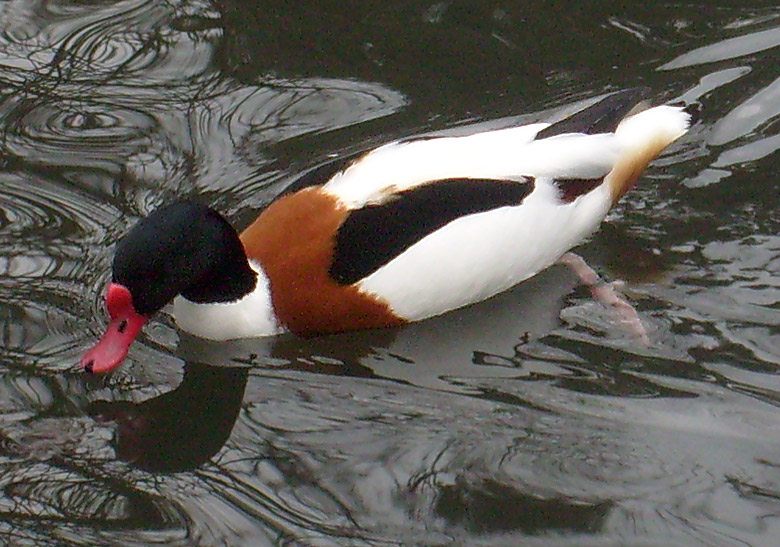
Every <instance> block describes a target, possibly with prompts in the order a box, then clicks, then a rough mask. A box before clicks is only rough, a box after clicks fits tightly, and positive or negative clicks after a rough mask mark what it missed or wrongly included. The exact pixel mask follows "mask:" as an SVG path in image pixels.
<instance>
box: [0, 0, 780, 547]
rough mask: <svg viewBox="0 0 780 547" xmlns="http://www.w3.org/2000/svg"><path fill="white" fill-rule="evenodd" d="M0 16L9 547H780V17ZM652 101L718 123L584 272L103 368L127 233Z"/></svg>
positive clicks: (598, 11) (406, 11) (749, 9)
mask: <svg viewBox="0 0 780 547" xmlns="http://www.w3.org/2000/svg"><path fill="white" fill-rule="evenodd" d="M265 4H267V3H261V2H251V1H250V2H232V1H228V0H223V1H215V2H213V3H208V2H205V1H203V2H197V1H191V2H185V1H173V0H172V1H167V2H150V1H142V0H132V1H131V0H126V1H120V2H111V3H109V2H101V1H90V2H86V1H79V2H56V1H43V0H39V1H35V0H12V1H5V2H1V3H0V10H1V11H0V29H1V30H2V32H0V128H1V129H2V156H0V160H2V164H1V165H0V341H1V342H0V347H1V348H2V349H0V356H2V358H0V439H2V442H1V443H0V543H7V544H12V545H39V544H58V545H64V544H73V545H114V544H122V545H154V544H165V545H169V544H173V545H193V544H197V545H223V544H228V545H264V544H295V545H349V544H352V545H395V544H424V545H443V544H452V543H455V544H461V545H516V544H524V545H526V544H527V545H537V544H538V545H552V544H558V545H565V544H569V545H616V544H620V545H625V544H629V545H775V544H777V542H778V540H777V538H778V537H780V536H779V535H778V534H780V520H779V519H778V515H780V473H779V472H778V467H779V466H780V441H778V440H777V439H778V433H780V417H779V415H778V406H779V404H780V381H778V379H777V378H778V367H779V365H780V315H778V308H779V307H780V235H778V234H779V233H780V230H779V228H780V213H779V212H778V211H780V209H778V207H777V201H778V195H779V190H780V182H778V181H780V179H778V176H777V165H778V155H777V150H778V148H780V136H779V135H778V128H780V122H779V121H778V120H780V83H779V82H780V80H778V69H777V66H778V65H777V59H778V48H780V9H779V8H778V7H777V6H776V5H775V3H773V2H740V3H730V2H715V3H710V4H707V5H706V6H704V5H702V6H688V5H681V4H679V3H671V2H660V3H651V4H647V5H646V6H641V5H638V6H635V7H632V8H625V7H624V6H621V5H618V4H615V5H614V6H612V5H610V3H606V2H581V3H579V4H578V5H577V7H571V6H569V5H568V4H564V3H557V2H509V1H505V2H466V1H461V0H450V1H442V2H432V1H431V2H394V3H390V4H387V3H383V2H358V3H354V5H349V8H348V9H344V4H343V3H332V2H316V3H315V2H311V3H308V2H299V3H296V5H295V6H294V7H290V6H283V7H269V6H267V5H265ZM637 84H642V85H646V86H649V87H650V88H651V89H652V90H653V94H654V96H655V97H656V99H657V100H659V101H660V100H675V99H682V100H685V101H686V102H695V103H698V104H700V106H701V120H700V121H699V122H698V123H697V124H696V125H695V126H694V128H693V129H692V130H691V132H690V133H689V135H687V136H686V137H685V138H684V139H682V141H680V142H679V143H678V144H677V145H675V146H674V147H673V148H672V149H671V150H670V151H669V152H668V153H667V154H665V155H664V156H663V157H662V158H660V159H659V160H657V161H656V162H655V163H654V164H653V166H652V167H651V168H650V169H649V170H648V172H647V173H646V174H645V176H644V177H643V178H642V180H641V181H640V184H639V185H638V186H637V188H635V189H634V190H633V191H632V192H630V193H629V194H628V195H627V196H626V198H625V199H624V200H623V201H622V202H621V204H620V205H619V206H618V207H617V209H616V210H615V211H614V212H613V213H612V214H611V215H610V217H609V219H608V222H607V223H605V225H604V226H603V228H602V229H601V230H600V231H599V232H598V233H597V234H596V235H594V236H593V237H592V238H591V239H590V240H589V241H587V242H585V243H584V244H583V245H582V246H580V247H579V249H578V251H579V252H580V253H581V254H582V255H584V256H585V257H586V258H587V259H588V260H589V262H590V263H591V265H593V266H594V267H596V268H597V269H598V270H599V271H600V272H602V274H603V275H604V276H605V277H607V278H608V279H610V280H623V281H624V286H623V288H622V290H623V292H624V294H625V295H626V296H627V298H628V299H629V300H630V301H632V302H633V303H634V304H635V306H636V307H637V309H638V311H639V314H640V316H641V318H642V321H643V323H644V324H645V326H646V328H647V329H648V331H649V336H650V339H651V342H652V344H651V345H650V346H649V347H644V346H640V345H637V343H636V342H635V341H634V340H633V339H632V338H631V336H629V335H628V334H627V333H626V332H624V331H623V330H622V329H621V328H620V326H619V325H616V324H615V322H614V321H613V319H612V316H611V315H610V313H609V312H608V311H606V310H604V309H603V308H602V307H601V306H600V305H599V304H597V303H595V302H594V301H593V300H592V299H591V298H590V295H589V294H588V292H587V290H585V289H583V288H581V287H577V286H576V283H575V280H574V279H572V277H571V275H570V274H569V273H568V272H566V271H565V270H563V269H559V268H553V269H551V270H550V271H548V272H545V273H543V274H542V275H540V276H538V277H537V278H535V279H533V280H530V281H529V282H527V283H525V284H523V285H521V286H519V287H517V288H516V289H514V290H513V291H510V292H508V293H506V294H504V295H500V296H499V297H496V298H494V299H492V300H490V301H488V302H485V303H482V304H480V305H477V306H474V307H471V308H468V309H465V310H460V311H457V312H454V313H451V314H448V315H445V316H443V317H439V318H436V319H433V320H430V321H425V322H422V323H419V324H415V325H410V326H408V327H406V328H403V329H398V330H387V331H380V332H366V333H358V334H351V335H342V336H331V337H324V338H320V339H315V340H310V341H301V340H298V339H295V338H294V337H292V336H282V337H279V338H275V339H269V340H254V341H242V342H235V343H229V344H207V343H205V342H203V341H200V340H197V339H193V338H190V337H187V336H184V335H180V334H179V333H177V331H176V330H175V329H174V328H173V324H172V321H171V320H170V317H168V316H167V315H165V314H162V315H161V316H159V317H158V318H157V319H156V320H155V321H153V322H152V323H151V324H150V325H149V327H148V328H147V329H146V331H145V334H144V335H143V337H142V338H141V340H140V341H139V343H137V344H136V345H135V346H134V347H133V349H132V351H131V354H130V360H129V362H128V363H127V364H126V365H125V366H124V367H123V368H122V369H120V370H119V372H118V373H117V374H114V375H112V376H110V377H102V378H88V377H86V376H84V375H83V374H81V373H80V372H79V371H78V370H77V369H76V367H75V363H76V361H77V359H78V357H79V356H80V354H81V353H82V352H83V351H84V350H85V349H86V348H87V347H88V346H89V344H90V342H91V341H92V340H93V339H94V337H95V336H96V335H97V334H98V333H99V332H100V329H101V328H102V325H103V322H104V312H103V310H102V302H101V293H102V287H103V285H104V283H105V282H106V280H107V278H108V275H109V273H108V268H109V263H110V259H111V249H112V245H113V243H114V242H115V240H116V238H117V236H118V235H119V234H121V233H123V231H124V230H126V229H127V227H128V226H129V225H131V224H132V223H133V222H134V221H135V220H136V219H137V218H138V217H139V216H141V215H143V214H145V213H147V212H148V211H150V210H152V209H154V208H155V207H156V206H157V205H158V204H160V203H163V202H165V201H166V200H170V199H173V198H174V196H196V195H198V196H202V198H203V199H204V200H206V201H207V202H209V203H211V204H213V205H214V206H216V207H217V208H219V209H220V210H221V211H223V212H224V213H225V214H226V215H227V216H228V217H229V218H230V219H231V220H232V221H234V222H235V224H236V225H238V226H244V225H246V224H247V223H248V222H249V221H250V220H251V219H252V218H253V217H254V216H255V215H256V214H257V212H258V211H259V210H260V209H262V207H263V206H264V205H265V204H266V203H267V202H268V201H269V200H270V199H272V197H273V196H274V195H276V194H277V193H278V192H280V191H281V190H282V189H283V188H284V187H285V186H286V185H287V184H289V183H290V182H292V181H293V180H294V179H295V177H296V176H297V175H299V174H300V173H302V172H305V171H307V170H309V169H312V168H314V167H316V166H317V165H320V164H322V163H324V162H326V161H327V160H328V159H330V158H332V157H334V156H337V155H341V154H346V153H350V152H355V151H358V150H361V149H363V148H366V147H370V146H372V145H376V144H380V143H382V142H385V141H387V140H390V139H393V138H399V137H405V136H409V135H413V134H417V133H420V132H431V131H441V130H449V131H458V130H459V129H460V128H461V127H467V126H471V125H473V124H481V125H482V126H485V127H499V126H502V125H506V124H510V123H513V122H516V121H518V120H529V121H531V120H537V119H541V118H544V117H546V116H547V115H548V114H550V115H554V114H555V113H558V112H559V111H561V109H566V108H571V107H572V105H574V104H575V103H577V102H578V101H580V100H582V99H585V98H589V97H594V96H596V95H598V94H600V93H602V92H604V91H605V90H609V89H615V88H624V87H629V86H634V85H637Z"/></svg>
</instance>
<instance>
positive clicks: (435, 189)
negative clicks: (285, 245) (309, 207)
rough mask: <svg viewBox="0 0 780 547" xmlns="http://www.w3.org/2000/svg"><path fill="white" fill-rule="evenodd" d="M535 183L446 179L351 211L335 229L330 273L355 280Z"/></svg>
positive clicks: (515, 200)
mask: <svg viewBox="0 0 780 547" xmlns="http://www.w3.org/2000/svg"><path fill="white" fill-rule="evenodd" d="M533 189H534V179H533V178H532V177H524V180H522V181H503V180H494V179H470V178H463V179H445V180H439V181H436V182H432V183H428V184H425V185H423V186H418V187H416V188H412V189H410V190H406V191H404V192H400V193H399V194H397V195H396V196H393V198H392V199H391V200H389V201H388V202H386V203H382V204H377V205H367V206H365V207H363V208H361V209H357V210H355V211H352V212H351V213H350V215H349V216H348V217H347V218H346V220H345V221H344V222H343V224H342V225H341V227H340V228H339V231H338V233H337V234H336V243H335V248H334V252H333V262H332V264H331V267H330V270H329V273H330V276H331V277H332V278H333V279H334V280H335V281H336V282H337V283H339V284H341V285H350V284H352V283H355V282H357V281H359V280H361V279H363V278H364V277H366V276H367V275H369V274H371V273H372V272H374V271H376V270H378V269H379V268H380V267H381V266H383V265H385V264H387V263H388V262H390V261H391V260H392V259H393V258H395V257H396V256H398V255H399V254H401V253H402V252H404V251H405V250H406V249H408V248H409V247H410V246H411V245H413V244H414V243H416V242H418V241H420V240H421V239H422V238H424V237H425V236H427V235H428V234H431V233H433V232H435V231H436V230H438V229H439V228H442V227H443V226H445V225H446V224H448V223H450V222H452V221H453V220H456V219H458V218H460V217H463V216H466V215H471V214H475V213H480V212H484V211H490V210H492V209H497V208H499V207H506V206H514V205H519V204H521V203H522V201H523V199H524V198H525V197H526V196H527V195H528V194H530V193H531V192H532V191H533Z"/></svg>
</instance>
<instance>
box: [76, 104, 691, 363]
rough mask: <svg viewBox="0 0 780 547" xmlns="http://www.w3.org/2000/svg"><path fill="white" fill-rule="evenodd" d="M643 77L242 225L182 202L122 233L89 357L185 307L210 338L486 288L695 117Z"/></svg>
mask: <svg viewBox="0 0 780 547" xmlns="http://www.w3.org/2000/svg"><path fill="white" fill-rule="evenodd" d="M645 94H646V91H644V90H637V89H627V90H621V91H617V92H613V93H610V94H606V95H603V96H602V97H600V98H598V99H597V100H595V101H593V102H591V104H589V105H588V106H586V107H585V108H583V109H581V110H580V111H578V112H575V113H574V114H571V115H569V116H568V117H565V118H564V119H562V120H559V121H556V122H555V123H548V122H539V123H530V124H525V125H516V126H512V127H508V128H502V129H492V130H487V131H480V132H475V133H473V134H465V135H458V136H448V135H423V136H418V137H410V138H404V139H400V140H396V141H393V142H390V143H388V144H384V145H382V146H379V147H378V148H374V149H373V150H370V151H366V152H358V153H356V154H352V155H349V156H346V157H343V158H338V159H336V160H335V161H332V162H330V163H328V164H325V165H323V166H320V167H318V168H315V169H313V170H311V171H310V172H308V173H304V174H303V175H302V176H301V177H300V179H299V180H298V181H296V182H295V183H293V184H292V185H291V186H290V187H289V188H288V189H287V190H285V191H283V192H282V193H281V194H280V195H279V196H277V197H276V198H275V199H274V200H272V201H271V203H270V204H269V205H268V206H267V207H266V208H265V209H264V210H263V211H262V212H261V213H260V214H259V216H258V217H257V218H256V219H255V220H254V221H253V222H252V223H251V224H250V225H249V226H248V227H247V228H246V229H244V230H243V231H242V232H241V233H240V234H239V232H238V231H237V230H235V229H234V228H233V227H232V226H231V225H230V223H229V222H228V221H227V220H226V219H225V218H224V217H223V216H222V215H221V214H220V213H218V212H217V211H216V210H214V209H213V208H211V207H208V206H206V205H203V204H200V203H198V202H197V201H193V200H181V201H175V202H172V203H169V204H165V205H163V206H161V207H159V208H158V209H156V210H154V211H153V212H152V213H151V214H149V215H148V216H146V217H144V218H142V219H140V220H139V221H138V222H137V223H136V224H135V225H134V226H133V227H132V228H131V229H130V230H129V231H128V232H127V234H126V235H124V237H123V238H122V239H121V240H120V241H119V242H118V243H117V245H116V249H115V254H114V258H113V263H112V278H111V281H110V282H109V283H108V286H107V288H106V292H105V304H106V308H107V311H108V314H109V316H110V321H109V324H108V326H107V329H106V331H105V333H104V334H103V336H102V337H101V338H100V340H99V341H98V342H97V343H96V344H95V345H94V346H93V347H92V348H91V349H90V350H88V351H87V352H86V353H85V354H84V356H83V357H82V359H81V362H80V364H81V366H82V367H83V369H84V370H86V371H87V372H90V373H102V372H107V371H110V370H112V369H115V368H116V367H118V366H119V365H120V364H121V363H122V362H123V361H124V360H125V358H126V356H127V354H128V351H129V348H130V346H131V344H132V342H133V341H134V340H135V338H136V337H137V336H138V335H139V333H140V332H141V330H142V329H143V326H144V325H145V324H146V323H147V322H148V321H149V319H150V318H151V317H152V316H153V315H154V314H155V313H156V312H159V311H160V310H161V309H162V308H163V307H165V306H166V305H168V304H169V303H170V302H173V315H174V318H175V321H176V324H177V326H178V328H179V329H181V330H183V331H186V332H188V333H190V334H192V335H195V336H197V337H201V338H206V339H210V340H230V339H238V338H251V337H264V336H273V335H278V334H281V333H283V332H292V333H294V334H296V335H298V336H301V337H311V336H318V335H325V334H330V333H337V332H342V331H349V330H357V329H371V328H382V327H394V326H399V325H403V324H406V323H409V322H413V321H419V320H422V319H425V318H428V317H432V316H436V315H439V314H442V313H445V312H448V311H450V310H454V309H457V308H460V307H463V306H466V305H469V304H472V303H474V302H478V301H481V300H484V299H487V298H489V297H491V296H493V295H495V294H497V293H500V292H502V291H505V290H507V289H509V288H511V287H512V286H514V285H516V284H518V283H520V282H522V281H524V280H526V279H528V278H529V277H531V276H533V275H535V274H537V273H539V272H540V271H542V270H544V269H545V268H547V267H548V266H551V265H552V264H554V263H555V262H556V261H557V260H558V259H559V258H560V257H561V256H563V255H564V254H565V253H567V252H568V251H569V250H570V249H571V248H572V247H574V246H576V245H577V244H578V243H580V242H581V241H582V240H583V239H584V238H586V237H588V236H589V235H591V234H592V233H593V232H594V231H595V230H596V229H597V228H598V226H599V224H600V223H601V222H602V220H603V219H604V218H605V216H606V215H607V213H608V212H609V211H610V209H611V208H612V206H613V205H615V203H617V201H618V200H619V199H620V198H621V197H622V196H623V195H624V194H625V193H626V192H627V191H628V190H629V189H630V188H631V187H632V186H633V185H634V183H635V182H636V180H637V178H638V177H639V175H640V173H641V172H642V171H643V170H644V169H645V167H646V166H647V165H648V164H649V162H650V161H652V160H653V159H654V158H655V157H657V156H658V155H659V154H660V153H661V152H662V151H663V150H664V149H665V148H667V147H668V146H669V145H670V144H671V143H672V142H674V141H675V140H677V139H678V138H680V137H681V136H682V135H683V134H685V133H686V132H687V130H688V129H689V126H690V124H691V112H690V109H689V108H686V107H684V106H680V105H671V104H660V105H656V106H650V104H648V102H647V101H646V100H645V99H644V97H643V95H645Z"/></svg>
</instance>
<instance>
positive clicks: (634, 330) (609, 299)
mask: <svg viewBox="0 0 780 547" xmlns="http://www.w3.org/2000/svg"><path fill="white" fill-rule="evenodd" d="M558 262H560V263H561V264H565V265H566V266H568V267H569V268H571V269H572V271H573V272H574V273H575V274H577V276H578V277H579V278H580V279H581V280H582V282H583V283H584V284H585V285H587V286H588V288H589V289H590V293H591V294H592V295H593V298H595V299H596V300H598V301H599V302H601V303H602V304H603V305H604V306H607V307H612V308H614V309H615V310H617V312H618V313H619V314H620V318H621V320H622V322H623V324H624V325H625V326H626V328H627V329H628V330H629V332H631V334H634V335H636V336H637V337H638V338H639V340H640V341H641V342H642V344H643V345H645V346H649V345H650V338H648V336H647V331H646V330H645V327H644V326H643V325H642V320H641V319H639V314H637V312H636V310H635V309H634V307H633V306H632V305H631V304H629V303H628V302H627V301H626V300H625V299H624V298H623V297H622V296H620V295H619V294H618V293H617V291H615V286H614V284H612V283H605V282H604V280H602V279H601V277H599V274H597V273H596V272H595V271H594V270H593V268H591V267H590V266H588V264H587V263H586V262H585V260H583V258H582V257H581V256H579V255H576V254H574V253H566V254H564V255H563V256H562V257H561V258H559V259H558Z"/></svg>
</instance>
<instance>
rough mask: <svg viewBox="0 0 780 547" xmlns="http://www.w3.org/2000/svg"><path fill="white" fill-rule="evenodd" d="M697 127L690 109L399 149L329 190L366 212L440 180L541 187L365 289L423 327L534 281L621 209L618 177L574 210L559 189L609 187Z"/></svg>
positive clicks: (403, 260) (442, 238)
mask: <svg viewBox="0 0 780 547" xmlns="http://www.w3.org/2000/svg"><path fill="white" fill-rule="evenodd" d="M688 124H689V116H688V114H686V113H685V112H683V111H682V109H680V108H677V107H671V106H659V107H655V108H651V109H648V110H646V111H644V112H640V113H638V114H636V115H633V116H630V117H629V118H626V119H625V120H624V121H623V122H621V123H620V125H619V126H618V128H617V130H616V133H609V134H599V135H584V134H577V133H569V134H562V135H557V136H554V137H549V138H546V139H541V140H538V141H530V142H529V139H530V138H532V137H533V135H535V134H536V133H537V132H538V131H539V130H540V129H542V128H543V127H545V125H544V124H535V125H533V126H526V127H522V128H516V129H512V130H502V131H494V132H488V133H483V134H479V135H473V136H469V137H453V138H446V139H435V140H430V141H414V142H411V143H406V144H404V143H400V144H390V145H387V146H384V147H382V148H379V149H378V150H376V151H375V152H373V153H371V154H369V155H367V156H366V157H365V158H363V160H362V161H361V162H360V163H359V164H357V165H355V166H354V167H352V168H350V169H348V170H347V171H346V172H344V173H343V174H342V175H340V176H337V177H335V178H334V179H332V181H331V182H329V183H328V184H327V185H326V186H325V188H326V190H328V191H330V192H331V193H333V194H334V195H336V196H338V197H339V198H340V199H341V200H342V201H343V202H344V203H345V204H346V205H347V206H348V207H352V208H357V207H360V206H362V205H364V204H366V203H371V202H373V201H381V200H382V199H388V198H392V194H393V193H395V192H397V191H399V190H402V189H404V188H411V187H414V186H415V185H419V184H422V183H425V182H426V181H431V180H437V179H444V178H454V177H470V178H495V179H508V180H513V179H514V180H518V179H520V177H523V176H531V177H534V178H535V187H534V191H533V192H532V193H531V194H530V195H528V196H527V197H526V198H525V200H523V203H522V204H521V205H519V206H515V207H501V208H498V209H495V210H491V211H487V212H483V213H478V214H473V215H469V216H465V217H462V218H460V219H457V220H455V221H453V222H450V223H449V224H447V225H446V226H444V227H443V228H441V229H439V230H438V231H436V232H434V233H432V234H430V235H428V236H426V237H425V238H423V239H421V240H420V241H418V242H417V243H415V244H414V245H412V246H411V247H409V248H408V249H407V250H406V251H404V252H403V253H402V254H401V255H399V256H398V257H396V258H394V259H393V260H392V261H390V262H389V263H387V264H386V265H384V266H383V267H381V268H380V269H379V270H377V271H376V272H374V273H372V274H371V275H369V276H368V277H366V278H365V279H363V280H361V281H360V282H358V286H359V287H360V288H361V289H362V290H363V291H365V292H367V293H370V294H375V295H378V296H380V297H381V298H383V299H385V301H387V302H388V303H389V305H390V306H391V308H392V309H393V311H394V312H395V313H396V314H398V315H399V316H402V317H404V318H406V319H408V320H419V319H423V318H426V317H430V316H432V315H438V314H440V313H443V312H446V311H449V310H452V309H455V308H458V307H460V306H464V305H467V304H469V303H472V302H476V301H479V300H482V299H485V298H488V297H490V296H492V295H494V294H497V293H499V292H501V291H504V290H506V289H508V288H510V287H511V286H513V285H515V284H517V283H519V282H521V281H523V280H525V279H527V278H529V277H531V276H533V275H535V274H536V273H538V272H539V271H541V270H543V269H544V268H546V267H548V266H550V265H551V264H553V263H554V262H555V261H556V260H558V258H559V257H560V256H561V255H562V254H563V253H565V252H566V251H568V250H569V249H571V248H572V247H574V246H575V245H577V244H578V243H579V242H580V241H581V240H582V239H584V238H585V237H587V236H588V235H589V234H591V233H592V232H593V231H594V230H595V229H596V228H597V227H598V226H599V224H600V223H601V221H602V220H603V219H604V217H605V216H606V214H607V212H608V211H609V209H610V207H611V206H612V203H613V198H614V195H613V194H612V193H611V190H610V184H609V177H607V183H605V184H601V185H600V186H598V187H597V188H595V189H594V190H592V191H591V192H589V193H587V194H585V195H582V196H580V197H578V198H577V199H575V200H574V201H573V202H571V203H562V202H561V200H560V196H559V189H558V188H556V186H555V185H554V184H553V181H554V180H555V179H566V178H576V179H579V178H581V179H593V178H601V177H605V176H606V175H607V174H608V173H610V172H613V169H614V168H615V167H616V166H618V165H621V164H622V163H624V162H625V161H626V159H627V158H633V157H635V156H636V155H637V152H644V153H645V156H646V159H647V161H649V160H650V159H652V158H653V157H654V156H655V155H657V154H658V153H660V152H661V151H662V150H663V148H665V147H666V146H667V145H668V144H670V143H671V142H673V141H674V140H676V139H677V138H678V137H680V136H681V135H682V134H683V133H685V131H686V130H687V128H688ZM383 196H384V197H383Z"/></svg>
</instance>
